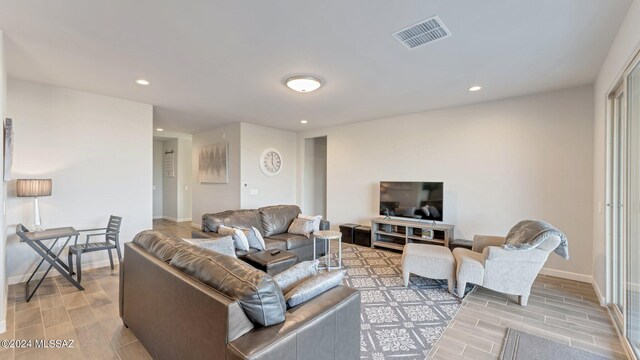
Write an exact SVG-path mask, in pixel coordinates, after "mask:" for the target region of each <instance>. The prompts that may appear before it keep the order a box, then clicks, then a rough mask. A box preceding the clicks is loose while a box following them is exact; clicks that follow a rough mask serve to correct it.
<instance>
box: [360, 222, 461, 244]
mask: <svg viewBox="0 0 640 360" xmlns="http://www.w3.org/2000/svg"><path fill="white" fill-rule="evenodd" d="M453 229H454V226H453V225H448V224H438V223H433V222H427V221H417V220H416V221H412V220H397V219H385V218H383V217H379V218H374V219H371V247H375V246H379V247H384V248H388V249H394V250H402V249H404V245H405V244H410V243H420V244H432V245H435V244H439V245H443V246H446V247H449V242H451V241H453Z"/></svg>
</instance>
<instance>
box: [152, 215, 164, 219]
mask: <svg viewBox="0 0 640 360" xmlns="http://www.w3.org/2000/svg"><path fill="white" fill-rule="evenodd" d="M162 218H163V217H162V216H154V217H153V220H161V219H162Z"/></svg>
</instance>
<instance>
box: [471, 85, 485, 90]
mask: <svg viewBox="0 0 640 360" xmlns="http://www.w3.org/2000/svg"><path fill="white" fill-rule="evenodd" d="M480 90H482V86H478V85H476V86H472V87H470V88H469V91H480Z"/></svg>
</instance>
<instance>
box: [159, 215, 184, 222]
mask: <svg viewBox="0 0 640 360" xmlns="http://www.w3.org/2000/svg"><path fill="white" fill-rule="evenodd" d="M162 218H163V219H165V220H169V221H173V222H185V221H191V218H182V219H176V218H173V217H169V216H163V217H162Z"/></svg>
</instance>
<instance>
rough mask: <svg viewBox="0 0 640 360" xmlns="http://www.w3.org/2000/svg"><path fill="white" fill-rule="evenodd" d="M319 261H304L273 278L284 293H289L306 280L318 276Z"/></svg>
mask: <svg viewBox="0 0 640 360" xmlns="http://www.w3.org/2000/svg"><path fill="white" fill-rule="evenodd" d="M319 263H320V262H319V261H318V260H311V261H303V262H301V263H298V264H295V265H294V266H292V267H291V268H289V269H287V270H285V271H283V272H281V273H279V274H276V275H274V276H273V280H275V281H276V282H277V283H278V285H279V286H280V289H282V292H283V293H285V294H286V293H288V292H289V291H291V289H293V288H294V287H296V286H297V285H299V284H300V283H301V282H303V281H304V280H306V279H308V278H310V277H312V276H316V275H317V274H318V264H319Z"/></svg>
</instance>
